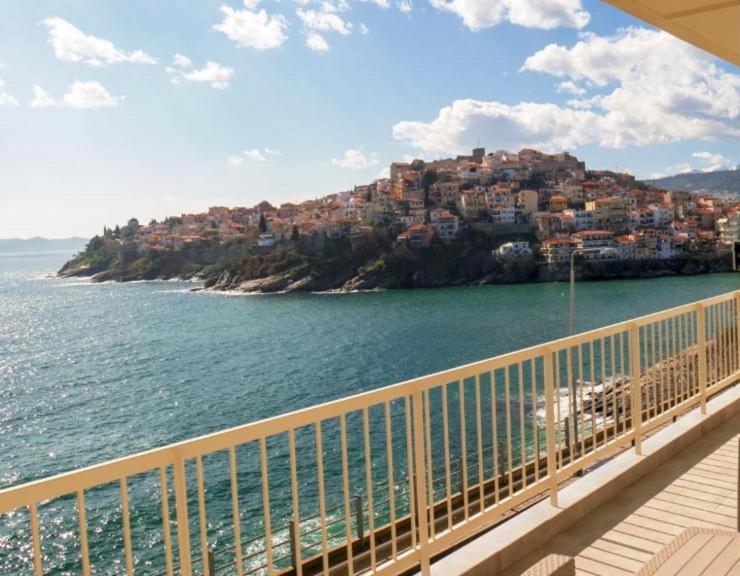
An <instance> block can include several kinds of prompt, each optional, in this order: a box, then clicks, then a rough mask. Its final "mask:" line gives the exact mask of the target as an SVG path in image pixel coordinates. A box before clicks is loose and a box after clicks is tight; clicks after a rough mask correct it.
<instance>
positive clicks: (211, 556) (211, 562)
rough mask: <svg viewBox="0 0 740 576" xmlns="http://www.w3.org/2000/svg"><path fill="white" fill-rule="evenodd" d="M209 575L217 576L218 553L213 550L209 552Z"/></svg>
mask: <svg viewBox="0 0 740 576" xmlns="http://www.w3.org/2000/svg"><path fill="white" fill-rule="evenodd" d="M208 573H209V574H210V575H211V576H216V553H215V552H214V551H213V550H211V549H209V550H208Z"/></svg>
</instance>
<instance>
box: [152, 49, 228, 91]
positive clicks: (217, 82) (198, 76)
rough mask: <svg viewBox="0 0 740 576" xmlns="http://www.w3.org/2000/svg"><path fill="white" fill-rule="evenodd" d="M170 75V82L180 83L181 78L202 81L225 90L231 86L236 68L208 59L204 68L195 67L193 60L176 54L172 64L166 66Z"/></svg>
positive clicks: (187, 80)
mask: <svg viewBox="0 0 740 576" xmlns="http://www.w3.org/2000/svg"><path fill="white" fill-rule="evenodd" d="M165 72H167V74H169V76H170V82H172V83H173V84H179V83H180V81H181V80H185V81H186V82H201V83H205V84H210V85H211V87H213V88H216V89H218V90H223V89H225V88H227V87H228V86H229V82H230V81H231V79H232V78H233V76H234V69H233V68H231V67H230V66H222V65H221V64H219V63H218V62H212V61H210V60H209V61H208V62H206V64H205V66H203V68H200V69H197V68H193V62H192V60H190V58H188V57H187V56H184V55H183V54H175V56H174V58H173V59H172V66H168V67H167V68H165Z"/></svg>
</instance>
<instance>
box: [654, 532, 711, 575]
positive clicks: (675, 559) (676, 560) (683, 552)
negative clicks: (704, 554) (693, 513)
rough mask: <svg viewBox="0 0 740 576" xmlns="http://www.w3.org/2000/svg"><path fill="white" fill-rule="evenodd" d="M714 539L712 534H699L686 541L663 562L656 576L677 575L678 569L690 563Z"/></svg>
mask: <svg viewBox="0 0 740 576" xmlns="http://www.w3.org/2000/svg"><path fill="white" fill-rule="evenodd" d="M711 539H712V535H711V534H697V535H695V536H694V537H693V538H692V539H691V540H689V541H688V542H686V544H684V545H683V546H681V548H679V549H678V550H677V551H676V553H675V554H673V555H672V556H671V557H670V558H668V560H666V561H665V562H663V564H661V565H660V568H658V569H657V570H656V571H655V574H654V576H676V574H678V571H679V570H681V569H682V568H683V567H684V566H685V565H686V564H688V563H689V562H690V561H691V559H692V558H694V556H696V555H697V554H700V553H701V551H702V548H704V546H706V544H707V542H709V541H710V540H711Z"/></svg>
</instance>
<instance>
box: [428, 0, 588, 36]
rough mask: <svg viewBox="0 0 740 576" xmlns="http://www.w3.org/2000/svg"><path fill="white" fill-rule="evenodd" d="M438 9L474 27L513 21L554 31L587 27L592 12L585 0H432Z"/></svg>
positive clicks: (472, 28) (488, 26) (481, 27)
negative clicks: (586, 9) (583, 4)
mask: <svg viewBox="0 0 740 576" xmlns="http://www.w3.org/2000/svg"><path fill="white" fill-rule="evenodd" d="M429 1H430V3H431V5H432V6H434V7H435V8H437V9H438V10H444V11H447V12H452V13H453V14H456V15H457V16H459V17H460V18H461V19H462V21H463V23H464V24H465V26H467V27H468V28H470V29H471V30H482V29H484V28H490V27H492V26H496V25H498V24H501V23H502V22H510V23H511V24H517V25H519V26H525V27H527V28H542V29H545V30H550V29H552V28H558V27H568V28H583V27H584V26H585V25H586V24H587V23H588V21H589V19H590V15H589V13H588V12H586V11H585V10H583V7H582V5H581V0H429Z"/></svg>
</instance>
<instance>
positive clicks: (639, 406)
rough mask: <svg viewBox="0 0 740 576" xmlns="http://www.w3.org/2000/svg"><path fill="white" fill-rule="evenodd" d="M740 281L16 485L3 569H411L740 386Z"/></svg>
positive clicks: (4, 525) (1, 497)
mask: <svg viewBox="0 0 740 576" xmlns="http://www.w3.org/2000/svg"><path fill="white" fill-rule="evenodd" d="M738 326H740V291H735V292H732V293H729V294H725V295H722V296H718V297H715V298H709V299H707V300H703V301H700V302H697V303H694V304H689V305H686V306H680V307H678V308H673V309H671V310H665V311H662V312H658V313H656V314H651V315H649V316H644V317H641V318H637V319H634V320H630V321H627V322H621V323H619V324H615V325H612V326H608V327H605V328H599V329H597V330H592V331H590V332H586V333H583V334H578V335H575V336H572V337H569V338H564V339H561V340H556V341H553V342H548V343H545V344H542V345H539V346H535V347H532V348H527V349H524V350H519V351H516V352H512V353H510V354H504V355H502V356H498V357H495V358H491V359H488V360H484V361H481V362H476V363H474V364H469V365H466V366H461V367H458V368H454V369H452V370H447V371H444V372H440V373H437V374H433V375H430V376H425V377H422V378H417V379H414V380H410V381H407V382H404V383H401V384H396V385H394V386H389V387H386V388H381V389H378V390H374V391H371V392H366V393H363V394H358V395H356V396H351V397H348V398H344V399H341V400H337V401H334V402H329V403H327V404H322V405H318V406H313V407H310V408H307V409H304V410H299V411H297V412H293V413H290V414H285V415H282V416H278V417H275V418H269V419H266V420H262V421H259V422H254V423H251V424H247V425H244V426H239V427H237V428H232V429H229V430H224V431H222V432H218V433H215V434H210V435H208V436H203V437H201V438H196V439H193V440H188V441H185V442H180V443H177V444H172V445H169V446H165V447H162V448H157V449H155V450H151V451H148V452H144V453H141V454H136V455H133V456H128V457H125V458H121V459H118V460H114V461H110V462H107V463H104V464H100V465H97V466H91V467H89V468H84V469H81V470H76V471H73V472H69V473H65V474H60V475H58V476H54V477H51V478H46V479H42V480H39V481H36V482H30V483H28V484H24V485H20V486H15V487H12V488H8V489H6V490H2V491H0V572H2V571H3V570H5V571H8V572H9V573H12V574H25V573H34V574H35V575H36V576H40V575H42V574H65V573H69V572H75V573H81V574H83V576H89V575H91V574H121V573H125V574H127V575H132V574H135V573H137V574H138V573H147V574H156V573H161V574H166V575H168V576H171V575H174V574H181V575H183V576H191V575H197V574H202V575H204V576H221V575H225V574H237V575H239V576H242V575H246V574H296V575H298V576H302V575H303V574H306V575H308V574H316V573H329V572H330V570H331V572H332V573H338V574H350V575H351V574H355V573H360V572H368V573H373V574H398V573H401V572H403V571H406V570H409V569H411V568H414V567H417V566H419V567H420V568H421V571H422V573H423V574H428V572H429V563H430V559H431V558H433V557H434V556H436V555H438V554H440V553H442V552H444V551H445V550H447V549H449V548H451V547H452V546H453V545H455V544H457V543H459V542H460V541H462V540H464V539H466V538H469V537H470V536H472V535H474V534H475V533H478V532H480V531H481V530H483V529H485V528H487V527H488V526H490V525H491V524H492V523H493V522H495V521H496V520H497V519H499V518H500V517H501V516H502V515H503V514H505V513H506V512H508V511H510V510H511V509H512V508H513V507H515V506H518V505H521V504H523V503H524V502H526V501H527V500H530V499H532V498H533V497H535V496H538V495H541V494H543V493H548V492H549V494H550V498H551V499H552V501H553V503H557V496H558V484H559V483H560V482H562V481H563V480H565V479H567V478H568V477H570V476H572V475H573V474H574V473H576V472H578V471H580V470H583V469H584V468H586V467H588V466H589V465H591V464H592V463H593V462H594V461H596V460H598V459H602V458H605V457H608V456H609V455H610V454H613V453H615V452H616V451H618V450H621V449H623V448H624V446H625V445H628V444H629V443H630V442H632V443H634V446H635V449H636V450H637V451H638V453H639V452H640V450H641V440H642V437H643V436H644V435H645V434H646V433H647V432H649V431H650V430H651V429H653V428H655V427H657V426H660V425H662V424H664V423H666V422H668V421H669V420H670V419H672V418H675V417H676V416H677V415H678V414H680V413H681V412H684V411H686V410H688V409H690V408H692V407H694V406H697V405H699V406H700V409H701V410H702V411H706V401H707V398H708V397H709V396H710V395H713V394H716V393H717V392H718V391H720V390H722V389H724V388H725V387H727V386H730V385H732V384H734V383H735V382H737V380H738V378H740V337H739V336H740V334H739V331H738Z"/></svg>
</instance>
